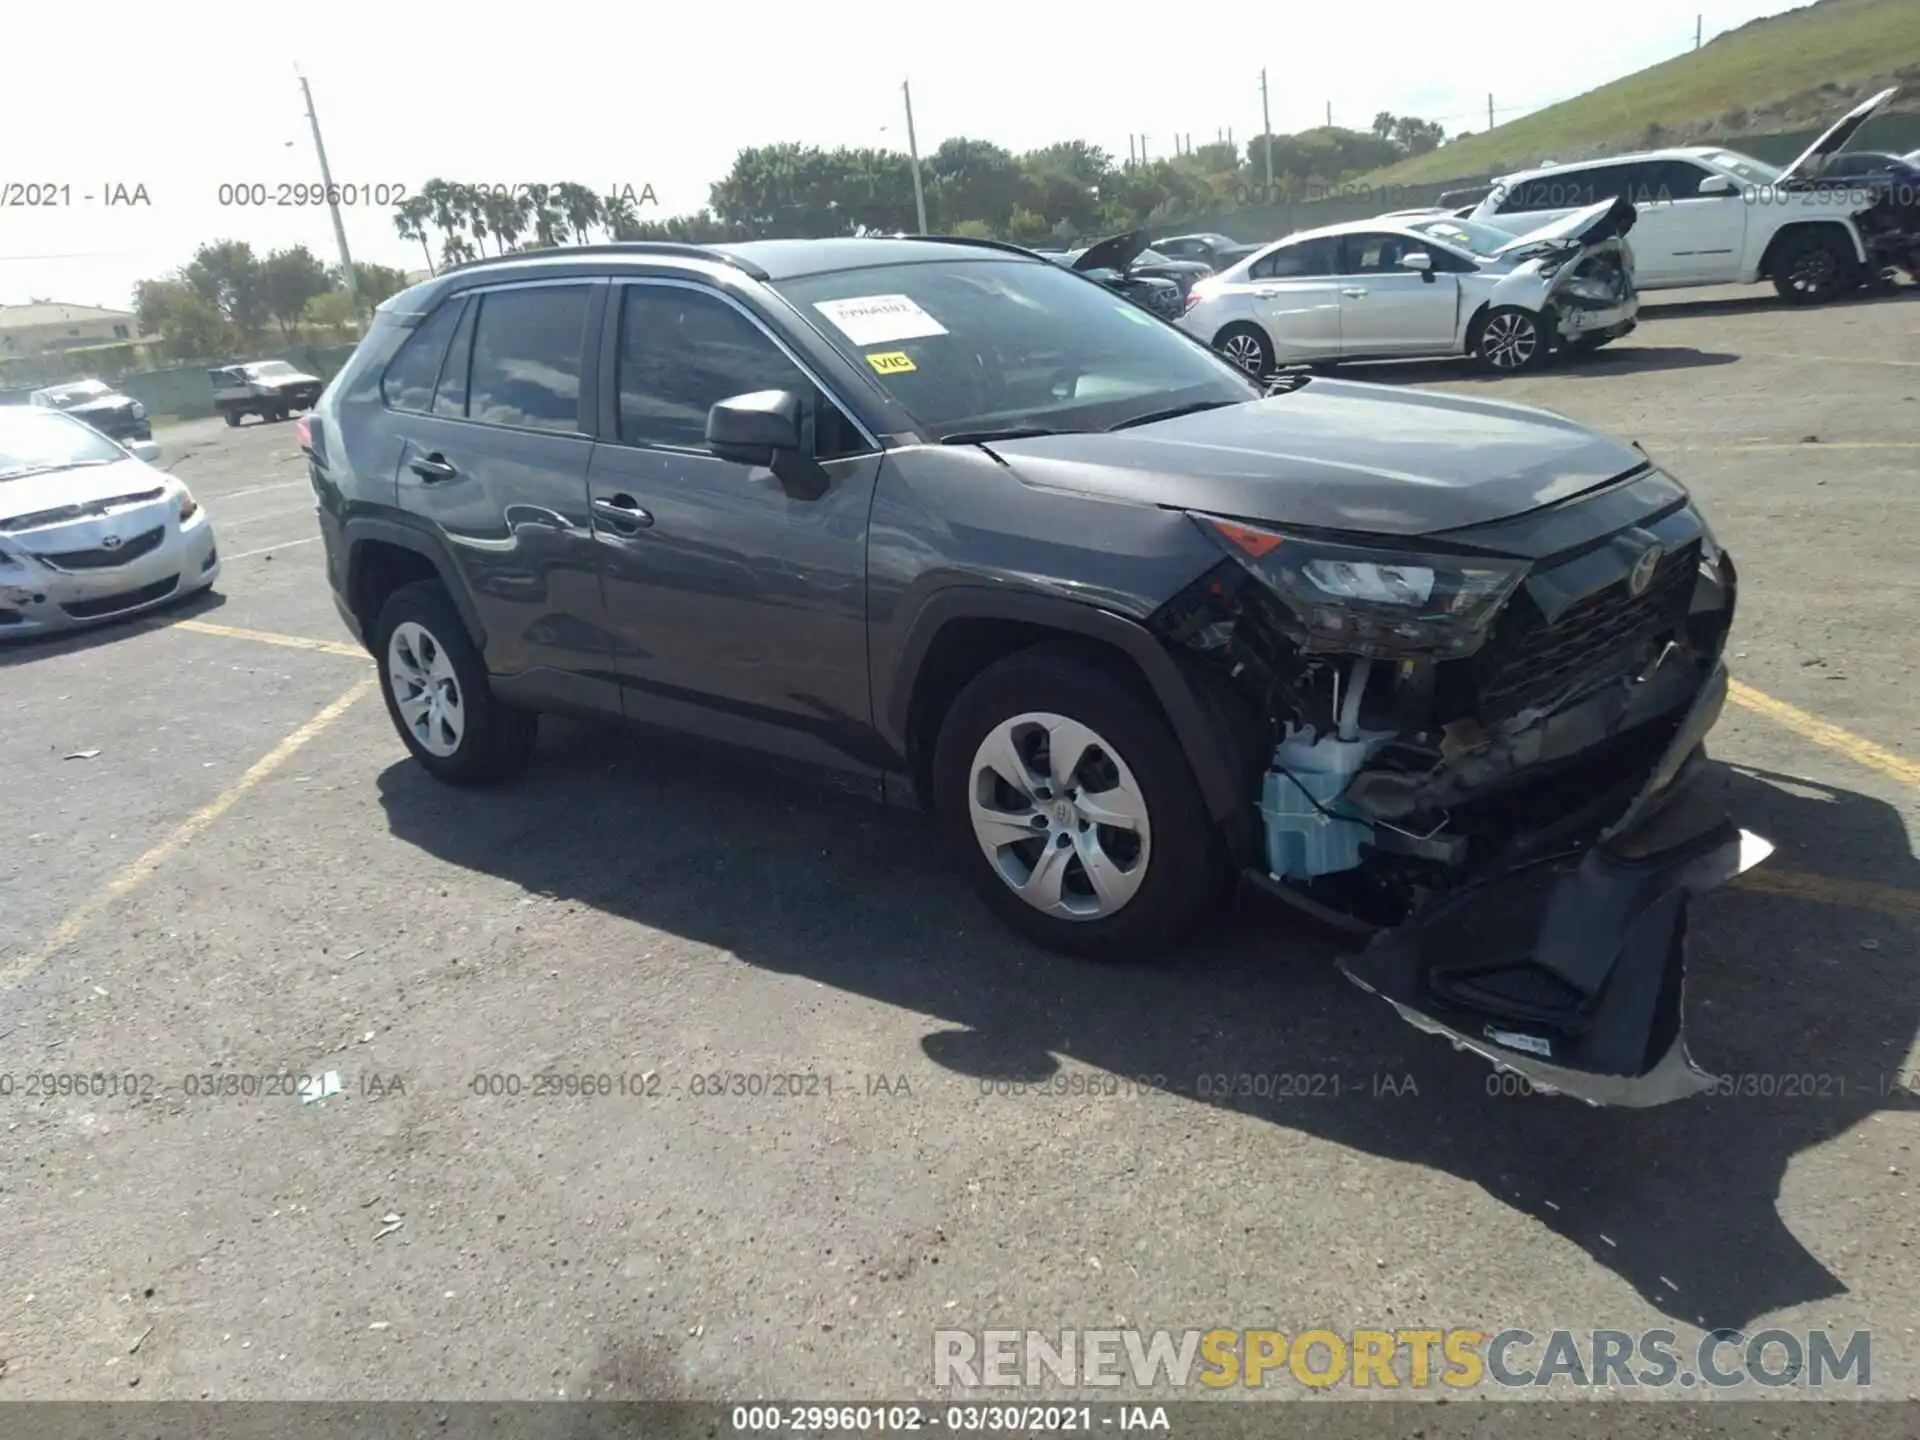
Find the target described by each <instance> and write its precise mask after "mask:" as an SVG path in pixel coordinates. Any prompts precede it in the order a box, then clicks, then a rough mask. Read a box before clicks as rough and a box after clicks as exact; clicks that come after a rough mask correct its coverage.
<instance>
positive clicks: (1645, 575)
mask: <svg viewBox="0 0 1920 1440" xmlns="http://www.w3.org/2000/svg"><path fill="white" fill-rule="evenodd" d="M1666 553H1667V552H1666V551H1665V550H1663V549H1661V548H1660V547H1659V546H1658V545H1649V546H1648V547H1647V548H1646V549H1645V550H1644V551H1642V552H1641V554H1640V558H1639V559H1638V560H1636V561H1634V562H1633V573H1632V574H1631V575H1629V576H1627V593H1628V594H1629V595H1644V594H1646V593H1647V586H1649V585H1651V584H1652V583H1653V572H1654V571H1655V570H1658V569H1659V568H1660V560H1661V558H1662V557H1663V556H1664V555H1665V554H1666Z"/></svg>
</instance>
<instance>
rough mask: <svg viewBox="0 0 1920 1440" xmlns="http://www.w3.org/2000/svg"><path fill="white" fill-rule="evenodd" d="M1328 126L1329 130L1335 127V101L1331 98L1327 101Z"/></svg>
mask: <svg viewBox="0 0 1920 1440" xmlns="http://www.w3.org/2000/svg"><path fill="white" fill-rule="evenodd" d="M1327 128H1328V129H1329V130H1331V129H1332V128H1333V102H1332V101H1331V100H1329V101H1327Z"/></svg>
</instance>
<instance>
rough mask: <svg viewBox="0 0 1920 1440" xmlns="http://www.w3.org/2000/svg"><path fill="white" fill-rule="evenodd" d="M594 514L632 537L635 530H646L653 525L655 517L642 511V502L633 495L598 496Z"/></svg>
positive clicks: (594, 505) (594, 503) (595, 500)
mask: <svg viewBox="0 0 1920 1440" xmlns="http://www.w3.org/2000/svg"><path fill="white" fill-rule="evenodd" d="M593 513H594V514H596V515H598V516H599V517H600V518H601V519H603V520H605V521H607V522H608V523H609V524H611V525H612V526H613V528H614V529H616V530H618V531H620V532H622V533H623V534H629V535H630V534H632V533H633V532H634V531H635V530H644V529H646V528H647V527H648V526H649V525H651V524H653V516H652V515H651V514H649V513H648V512H647V511H645V510H642V509H641V508H640V502H639V501H638V500H635V499H634V498H633V497H632V496H631V495H597V496H595V497H594V501H593Z"/></svg>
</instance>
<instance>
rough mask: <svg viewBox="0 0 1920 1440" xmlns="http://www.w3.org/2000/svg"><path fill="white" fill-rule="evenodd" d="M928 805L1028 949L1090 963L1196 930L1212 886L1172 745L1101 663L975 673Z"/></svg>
mask: <svg viewBox="0 0 1920 1440" xmlns="http://www.w3.org/2000/svg"><path fill="white" fill-rule="evenodd" d="M933 794H934V801H935V808H936V810H937V812H938V814H939V820H940V825H941V828H942V830H943V832H944V834H945V838H946V841H947V843H948V846H949V848H950V850H951V852H952V853H953V855H954V857H955V858H956V859H957V861H958V862H959V864H960V866H961V867H962V868H963V869H964V870H965V871H966V872H967V875H968V878H969V879H970V880H971V881H972V882H973V884H974V886H975V888H976V889H977V890H978V891H979V892H980V895H981V897H982V898H983V899H984V900H985V901H986V903H987V905H988V906H989V907H990V908H991V909H992V910H993V911H994V912H995V913H996V914H997V915H998V916H999V917H1000V918H1001V919H1002V920H1003V921H1005V922H1006V923H1007V924H1008V925H1009V926H1011V927H1012V928H1013V929H1015V930H1017V931H1019V932H1020V933H1022V934H1024V935H1026V936H1028V937H1029V938H1030V939H1033V940H1035V941H1037V942H1038V943H1040V944H1042V945H1044V946H1046V947H1048V948H1049V949H1053V950H1059V951H1062V952H1065V953H1067V954H1073V955H1082V956H1088V957H1091V958H1096V959H1105V958H1119V957H1122V956H1126V955H1132V954H1138V953H1141V952H1143V951H1146V950H1150V949H1152V948H1154V947H1156V946H1161V945H1166V944H1169V943H1171V942H1174V941H1176V940H1178V939H1179V938H1180V937H1181V936H1183V935H1184V934H1186V933H1187V932H1188V931H1189V930H1190V929H1192V928H1193V926H1194V924H1195V923H1196V921H1197V920H1198V919H1199V918H1200V916H1201V913H1202V911H1203V908H1204V906H1205V902H1206V901H1207V899H1208V898H1209V896H1210V895H1211V894H1212V893H1213V882H1214V880H1215V877H1216V874H1217V873H1218V872H1217V870H1216V868H1215V865H1214V860H1215V858H1216V856H1215V849H1214V845H1215V836H1214V833H1213V828H1212V826H1211V824H1210V823H1209V821H1208V818H1207V812H1206V807H1205V806H1204V804H1203V803H1202V802H1201V799H1200V792H1199V787H1198V785H1197V784H1196V783H1195V782H1194V778H1193V774H1192V771H1191V770H1190V769H1189V768H1188V765H1187V761H1186V756H1185V754H1184V753H1183V752H1182V751H1181V749H1180V744H1179V741H1178V740H1177V739H1176V738H1175V737H1174V734H1173V732H1172V730H1171V729H1170V728H1169V727H1168V725H1167V723H1166V721H1165V719H1164V718H1162V716H1161V715H1160V714H1159V712H1158V711H1157V710H1156V709H1155V708H1154V707H1153V706H1152V705H1151V704H1149V703H1148V702H1147V701H1146V700H1144V699H1142V698H1141V697H1140V696H1139V695H1137V694H1135V693H1134V691H1133V690H1132V689H1131V688H1129V687H1128V686H1127V685H1125V684H1123V683H1122V682H1121V681H1120V680H1119V679H1118V678H1117V677H1116V676H1115V675H1113V674H1111V673H1110V672H1109V671H1108V670H1107V669H1106V668H1104V667H1103V666H1102V665H1100V664H1099V663H1097V662H1095V661H1093V660H1089V659H1087V658H1085V657H1083V656H1082V655H1080V654H1078V653H1075V652H1073V651H1071V650H1066V649H1055V648H1053V647H1045V646H1043V647H1040V648H1037V649H1034V650H1028V651H1023V652H1021V653H1020V654H1017V655H1012V656H1009V657H1007V658H1006V659H1004V660H1001V661H999V662H998V663H997V664H994V665H992V666H990V667H988V668H987V669H986V670H984V671H982V672H981V673H980V674H979V675H978V676H976V677H975V678H974V680H973V681H972V682H971V683H970V684H969V685H968V686H967V687H966V689H964V690H963V691H962V692H961V693H960V695H959V697H958V699H957V700H955V702H954V704H953V707H952V709H951V710H949V712H948V715H947V720H946V723H945V724H944V725H943V726H942V727H941V730H940V735H939V739H938V742H937V744H936V746H935V749H934V759H933Z"/></svg>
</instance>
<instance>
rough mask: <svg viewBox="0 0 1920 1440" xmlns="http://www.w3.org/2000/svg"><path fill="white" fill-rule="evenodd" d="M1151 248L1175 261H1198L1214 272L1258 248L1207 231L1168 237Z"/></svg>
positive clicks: (1157, 241)
mask: <svg viewBox="0 0 1920 1440" xmlns="http://www.w3.org/2000/svg"><path fill="white" fill-rule="evenodd" d="M1153 248H1154V249H1155V250H1156V251H1158V252H1159V253H1160V254H1162V255H1166V256H1170V257H1171V258H1173V259H1175V260H1198V261H1199V262H1200V263H1201V264H1203V265H1207V266H1210V267H1212V268H1213V269H1215V270H1224V269H1226V268H1227V267H1228V266H1229V265H1232V264H1234V263H1235V262H1236V261H1240V260H1244V259H1246V258H1247V256H1249V255H1251V254H1252V253H1253V252H1254V251H1256V250H1258V249H1259V248H1260V247H1259V246H1258V245H1247V244H1243V243H1242V242H1241V241H1238V240H1235V239H1234V238H1233V237H1232V236H1230V235H1222V234H1220V233H1218V232H1217V231H1208V232H1206V233H1204V234H1199V235H1169V236H1168V237H1167V238H1166V239H1164V240H1156V241H1154V242H1153Z"/></svg>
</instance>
